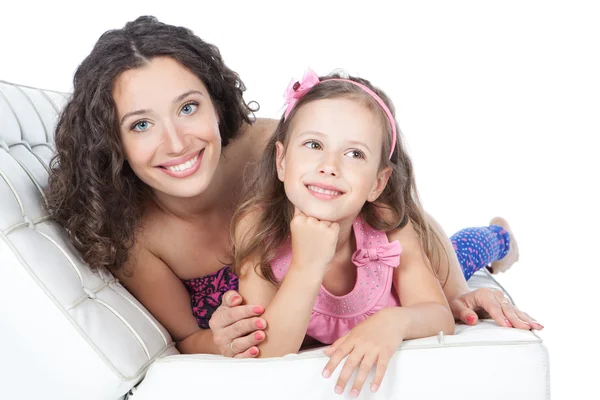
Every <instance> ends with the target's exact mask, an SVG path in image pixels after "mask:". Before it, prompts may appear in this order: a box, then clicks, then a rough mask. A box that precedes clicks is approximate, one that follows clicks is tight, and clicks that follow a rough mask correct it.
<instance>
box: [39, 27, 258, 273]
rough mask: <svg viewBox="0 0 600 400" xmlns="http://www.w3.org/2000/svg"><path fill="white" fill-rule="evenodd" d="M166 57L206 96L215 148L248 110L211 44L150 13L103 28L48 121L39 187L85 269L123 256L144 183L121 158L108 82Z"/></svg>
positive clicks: (112, 265) (238, 84) (116, 262)
mask: <svg viewBox="0 0 600 400" xmlns="http://www.w3.org/2000/svg"><path fill="white" fill-rule="evenodd" d="M159 56H167V57H171V58H173V59H174V60H176V61H177V62H179V63H180V64H181V65H183V66H185V67H186V68H187V69H188V70H190V71H191V72H192V73H193V74H195V75H196V76H198V77H199V78H200V79H201V80H202V82H203V83H204V85H205V86H206V88H207V89H208V92H209V94H210V97H211V100H212V102H213V104H214V106H215V109H216V112H217V115H218V118H219V121H220V133H221V141H222V144H223V146H226V145H227V144H228V143H229V139H232V138H234V137H235V135H236V134H237V132H238V130H239V129H240V127H241V126H242V124H243V123H251V115H252V112H253V111H255V110H253V109H251V107H249V106H248V105H247V104H246V103H245V102H244V99H243V96H242V95H243V92H244V91H245V90H246V87H245V86H244V83H243V82H242V81H241V80H240V78H239V76H238V75H237V73H235V72H234V71H232V70H231V69H229V68H228V67H227V66H226V65H225V64H224V62H223V59H222V58H221V54H220V52H219V49H218V48H217V47H216V46H214V45H212V44H209V43H206V42H204V41H203V40H202V39H200V38H199V37H198V36H196V35H194V33H193V32H192V31H191V30H189V29H187V28H183V27H177V26H173V25H167V24H164V23H161V22H159V21H158V20H157V19H156V18H154V17H151V16H142V17H139V18H138V19H136V20H135V21H132V22H128V23H127V24H126V25H125V27H124V28H122V29H117V30H110V31H107V32H105V33H104V34H103V35H102V36H101V37H100V38H99V39H98V42H97V43H96V45H95V46H94V48H93V50H92V52H91V53H90V54H89V55H88V56H87V57H86V58H85V60H83V62H82V63H81V65H80V66H79V67H78V68H77V71H76V72H75V76H74V79H73V94H72V96H71V98H70V100H69V102H68V103H67V105H66V106H65V108H64V110H63V111H62V113H61V115H60V118H59V121H58V124H57V127H56V136H55V142H56V154H55V156H54V157H53V159H52V161H51V163H50V169H51V171H50V177H49V182H48V187H47V188H46V193H45V194H46V197H47V199H48V211H49V213H50V215H51V216H52V218H53V219H54V220H56V221H57V222H58V223H59V224H60V225H62V226H63V227H65V228H66V229H67V231H68V234H69V238H70V240H71V242H72V243H73V244H74V246H75V247H76V248H77V250H79V251H80V252H81V254H82V256H83V259H84V260H85V261H86V262H87V263H88V264H89V266H90V267H91V268H92V269H98V268H107V269H109V270H116V269H118V268H120V267H121V266H122V265H123V264H124V263H125V261H126V260H127V256H128V250H129V249H130V248H131V246H132V245H133V243H134V240H135V239H134V234H135V231H136V229H137V227H138V224H139V221H140V219H141V217H142V213H143V210H144V205H145V202H146V201H147V199H148V196H149V194H150V189H149V188H148V187H147V186H146V185H145V184H144V183H143V182H142V181H141V180H140V179H139V178H138V177H137V176H136V175H135V174H134V173H133V171H132V170H131V168H130V167H129V164H128V163H127V162H126V161H125V157H124V153H123V149H122V147H121V140H120V135H119V123H118V119H117V108H116V105H115V101H114V99H113V87H114V84H115V80H116V79H117V77H118V76H119V75H120V74H121V73H123V72H124V71H127V70H131V69H134V68H139V67H141V66H144V65H146V64H147V63H148V62H150V61H151V60H152V59H153V58H154V57H159Z"/></svg>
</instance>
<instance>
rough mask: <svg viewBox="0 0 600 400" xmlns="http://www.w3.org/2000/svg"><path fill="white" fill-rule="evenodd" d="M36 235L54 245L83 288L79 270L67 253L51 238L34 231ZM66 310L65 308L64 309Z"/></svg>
mask: <svg viewBox="0 0 600 400" xmlns="http://www.w3.org/2000/svg"><path fill="white" fill-rule="evenodd" d="M36 232H37V233H39V234H40V235H42V237H44V238H45V239H46V240H48V241H49V242H50V243H52V244H53V245H54V247H56V248H57V249H58V251H60V252H61V253H62V255H63V256H64V257H65V258H66V259H67V261H68V262H69V265H71V268H73V271H75V273H76V274H77V276H78V277H79V282H80V284H81V286H82V287H84V285H83V275H81V271H80V270H79V268H77V265H75V262H74V261H73V259H72V258H71V256H70V255H69V254H67V252H66V251H65V250H64V249H63V248H62V246H60V245H59V244H58V243H57V242H56V240H54V239H53V238H51V237H50V236H48V235H46V234H45V233H44V232H40V231H36ZM65 309H66V308H65Z"/></svg>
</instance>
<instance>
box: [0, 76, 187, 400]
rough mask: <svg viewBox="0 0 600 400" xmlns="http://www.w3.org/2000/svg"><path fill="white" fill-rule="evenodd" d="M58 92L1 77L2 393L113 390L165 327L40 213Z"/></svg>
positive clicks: (156, 353) (166, 347) (139, 371)
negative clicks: (89, 265) (95, 267)
mask: <svg viewBox="0 0 600 400" xmlns="http://www.w3.org/2000/svg"><path fill="white" fill-rule="evenodd" d="M66 100H67V97H66V95H64V94H62V93H58V92H53V91H47V90H39V89H34V88H28V87H24V86H17V85H13V84H9V83H6V82H2V81H0V339H1V341H2V344H3V351H2V355H1V356H0V382H1V383H0V398H2V399H4V398H6V399H8V398H13V396H15V395H17V396H16V397H18V398H56V399H83V398H85V399H117V398H119V397H121V396H123V395H124V394H125V393H126V392H127V391H128V390H129V389H130V388H131V387H132V386H134V385H135V384H136V383H137V382H139V381H140V380H141V378H142V377H143V375H144V373H145V371H146V369H147V368H148V366H149V365H150V364H151V363H152V362H153V361H154V360H155V359H156V358H157V357H162V356H165V355H173V354H177V351H176V350H175V348H174V346H173V343H172V340H171V338H170V336H169V334H168V333H167V332H166V330H165V329H164V328H163V327H162V326H161V325H159V324H158V323H157V321H156V320H155V319H154V318H153V317H152V316H151V315H150V314H149V313H148V312H147V311H146V310H145V309H144V308H143V307H142V306H141V305H140V304H139V303H138V302H137V300H135V299H134V298H133V296H131V295H130V294H129V293H128V292H127V291H126V290H125V289H124V288H123V287H122V286H121V285H119V284H118V283H117V282H116V281H115V279H114V278H113V277H112V276H111V275H110V274H108V273H92V272H91V271H90V269H89V268H87V266H86V265H85V264H84V263H83V261H82V260H81V258H80V257H79V255H78V253H77V251H75V250H74V249H73V248H72V246H71V245H70V243H69V242H68V239H67V237H66V234H65V232H64V230H63V229H62V228H60V227H58V226H57V225H56V224H55V223H53V222H51V221H49V220H48V218H47V215H46V213H45V211H44V209H43V207H42V205H43V202H44V198H43V194H42V188H44V186H45V185H46V182H47V179H48V164H49V161H50V158H51V156H52V153H53V147H52V143H53V132H54V127H55V123H56V119H57V115H58V111H59V110H60V109H61V108H62V107H63V106H64V104H65V102H66Z"/></svg>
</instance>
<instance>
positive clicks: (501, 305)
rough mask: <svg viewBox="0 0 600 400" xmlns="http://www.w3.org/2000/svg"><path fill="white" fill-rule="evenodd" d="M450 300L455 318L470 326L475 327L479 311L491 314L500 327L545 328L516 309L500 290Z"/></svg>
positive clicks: (475, 292) (477, 291) (485, 289)
mask: <svg viewBox="0 0 600 400" xmlns="http://www.w3.org/2000/svg"><path fill="white" fill-rule="evenodd" d="M449 300H450V309H451V310H452V314H453V315H454V318H456V319H457V320H461V321H463V322H465V323H466V324H468V325H475V324H476V323H477V320H478V318H479V317H478V315H477V311H479V312H480V313H482V311H483V313H482V314H483V315H485V313H487V314H489V316H490V317H492V318H493V319H494V320H495V321H496V323H498V325H500V326H506V327H509V328H513V327H514V328H519V329H535V330H542V329H544V327H543V326H542V325H540V324H539V323H538V322H537V321H536V320H534V319H533V318H531V317H530V316H529V315H528V314H527V313H525V312H523V311H521V310H519V309H518V308H517V307H515V306H514V305H513V304H512V303H511V302H510V301H509V300H508V299H507V298H506V297H505V296H504V293H502V292H501V291H500V290H496V289H488V288H481V289H477V290H473V291H472V292H467V293H464V294H462V295H459V296H457V297H455V298H454V299H449Z"/></svg>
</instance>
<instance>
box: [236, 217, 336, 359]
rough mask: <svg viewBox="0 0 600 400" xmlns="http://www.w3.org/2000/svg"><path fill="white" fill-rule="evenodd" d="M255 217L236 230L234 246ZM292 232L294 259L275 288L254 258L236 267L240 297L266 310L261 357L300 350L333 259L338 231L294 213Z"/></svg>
mask: <svg viewBox="0 0 600 400" xmlns="http://www.w3.org/2000/svg"><path fill="white" fill-rule="evenodd" d="M254 218H255V216H251V215H250V216H247V217H246V218H245V219H244V220H242V221H241V223H240V226H238V227H236V230H235V236H236V242H237V243H239V242H240V239H242V238H243V237H244V235H245V234H246V232H247V231H248V230H247V229H248V227H249V226H252V224H253V223H254V222H253V219H254ZM290 231H291V238H292V260H291V263H290V266H289V268H288V271H287V274H286V275H285V278H284V279H283V281H282V282H281V285H280V287H279V288H277V287H275V285H274V284H272V283H271V282H269V281H267V280H266V279H265V278H264V276H263V275H262V274H261V272H260V268H258V267H257V258H253V257H250V258H249V259H247V260H245V261H244V264H243V265H242V266H241V268H240V274H239V275H240V277H239V279H240V287H239V292H240V295H241V296H242V297H243V298H244V300H245V301H246V302H248V303H250V304H260V305H262V306H263V307H264V308H265V312H264V314H263V318H264V319H265V320H266V321H267V327H266V329H265V333H266V338H265V339H264V341H263V342H262V343H261V344H259V346H258V348H259V357H280V356H284V355H286V354H289V353H296V352H298V350H299V349H300V346H301V345H302V341H303V340H304V336H305V334H306V329H307V327H308V323H309V321H310V315H311V312H312V308H313V305H314V303H315V300H316V298H317V294H318V293H319V289H320V287H321V282H322V281H323V276H324V275H325V271H326V267H327V265H328V264H329V262H330V261H331V259H332V258H333V255H334V254H335V248H336V244H337V239H338V234H339V226H338V225H337V224H336V223H331V222H327V221H319V220H317V219H315V218H312V217H307V216H306V215H304V214H302V213H301V212H300V211H298V210H296V212H295V215H294V218H293V219H292V221H291V223H290ZM259 328H260V327H259Z"/></svg>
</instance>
